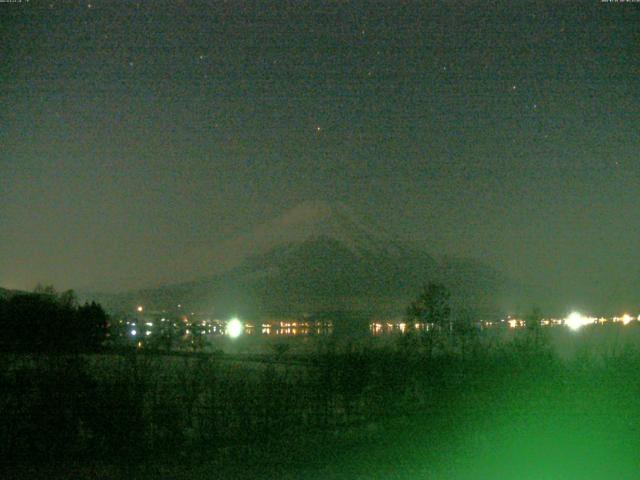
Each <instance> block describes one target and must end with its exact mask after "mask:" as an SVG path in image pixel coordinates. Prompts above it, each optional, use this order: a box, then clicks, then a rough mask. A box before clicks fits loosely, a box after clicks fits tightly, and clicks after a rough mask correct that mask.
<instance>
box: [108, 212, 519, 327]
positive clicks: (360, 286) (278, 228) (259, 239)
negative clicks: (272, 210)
mask: <svg viewBox="0 0 640 480" xmlns="http://www.w3.org/2000/svg"><path fill="white" fill-rule="evenodd" d="M227 248H229V249H233V250H234V251H236V252H238V251H241V252H242V253H243V254H242V260H241V261H240V262H239V263H238V264H237V265H236V266H234V267H231V268H228V269H227V270H225V271H223V272H222V273H219V274H216V275H212V276H209V277H204V278H201V279H199V280H196V281H191V282H187V283H181V284H177V285H167V286H164V287H160V288H157V289H149V290H141V291H137V292H129V293H127V294H123V295H116V296H110V298H100V300H101V301H103V303H106V305H107V307H109V308H111V309H119V308H124V307H125V305H126V307H127V309H128V308H130V306H131V305H133V304H135V303H144V304H145V305H148V306H151V307H153V308H157V309H160V308H162V309H170V308H171V307H175V306H176V305H177V304H181V305H185V306H188V307H187V308H189V309H190V310H192V311H196V310H197V311H206V312H213V313H214V315H215V316H220V317H223V316H226V315H230V314H239V315H243V316H244V317H246V318H256V319H257V318H292V317H293V318H295V317H300V316H302V315H314V314H319V313H322V312H332V311H347V312H359V313H366V314H367V315H370V316H375V317H387V318H390V317H399V316H401V315H402V314H403V312H404V310H405V308H406V306H407V305H408V303H409V302H410V301H411V299H412V298H415V296H416V294H417V293H418V291H419V290H420V288H421V287H422V286H423V285H424V284H425V283H427V282H428V281H439V282H443V283H445V284H446V285H448V286H449V288H450V290H451V292H452V302H453V304H454V308H455V307H456V306H459V307H461V308H462V307H463V306H464V308H466V309H473V310H474V311H475V312H477V313H478V314H479V315H493V314H495V312H496V309H497V308H498V305H499V304H500V298H501V297H502V296H503V294H504V292H505V289H506V287H507V286H508V283H509V282H508V280H507V279H506V277H504V276H503V275H502V274H500V273H499V272H497V271H495V270H494V269H492V268H490V267H488V266H486V265H483V264H481V263H479V262H476V261H473V260H469V259H451V258H436V257H434V256H432V255H430V254H429V253H427V251H426V250H423V249H421V248H420V247H418V246H416V245H412V244H410V243H409V242H407V241H404V240H402V239H399V238H397V237H394V236H392V235H390V234H389V233H388V232H386V231H385V229H384V228H383V227H381V226H379V225H375V224H374V223H372V222H367V221H364V220H363V219H362V218H361V217H360V216H359V215H357V214H356V213H355V212H353V211H352V210H351V209H350V208H349V207H348V206H346V205H344V204H341V203H327V202H306V203H303V204H300V205H298V206H296V207H294V208H292V209H291V210H288V211H286V212H285V213H284V214H282V215H281V216H279V217H278V218H276V219H274V220H272V221H269V222H265V223H263V224H261V225H259V226H257V227H256V228H254V229H253V230H251V231H249V232H247V233H245V234H243V235H241V236H239V237H236V238H235V239H233V240H231V241H230V242H229V244H228V245H227Z"/></svg>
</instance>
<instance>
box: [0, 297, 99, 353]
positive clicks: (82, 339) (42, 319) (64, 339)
mask: <svg viewBox="0 0 640 480" xmlns="http://www.w3.org/2000/svg"><path fill="white" fill-rule="evenodd" d="M37 290H38V291H39V292H43V293H30V294H18V295H13V296H12V297H11V298H9V299H6V300H3V306H2V308H1V312H0V315H1V317H0V319H1V320H2V321H1V322H0V349H2V350H4V351H28V352H56V351H59V352H69V351H82V350H95V349H96V348H98V347H99V346H100V344H101V343H102V342H103V341H104V339H105V337H106V332H107V323H108V317H107V314H106V313H105V311H104V310H103V309H102V307H101V306H100V305H98V304H96V303H92V304H87V305H84V306H82V307H78V306H77V303H76V300H75V295H74V294H73V292H72V291H67V292H64V293H63V294H62V295H61V296H58V295H57V294H55V290H54V289H53V288H52V287H42V288H37Z"/></svg>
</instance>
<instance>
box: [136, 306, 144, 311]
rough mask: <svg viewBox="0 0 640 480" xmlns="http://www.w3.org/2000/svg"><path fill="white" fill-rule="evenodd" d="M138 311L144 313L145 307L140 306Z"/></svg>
mask: <svg viewBox="0 0 640 480" xmlns="http://www.w3.org/2000/svg"><path fill="white" fill-rule="evenodd" d="M136 310H137V311H138V312H139V313H142V312H143V311H144V307H143V306H142V305H138V308H136Z"/></svg>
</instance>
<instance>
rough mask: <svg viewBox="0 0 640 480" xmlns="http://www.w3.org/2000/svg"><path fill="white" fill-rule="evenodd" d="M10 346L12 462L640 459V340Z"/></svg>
mask: <svg viewBox="0 0 640 480" xmlns="http://www.w3.org/2000/svg"><path fill="white" fill-rule="evenodd" d="M579 334H583V333H582V332H579ZM584 335H586V333H585V334H584ZM568 341H569V340H568ZM576 341H578V338H577V337H576ZM1 358H2V364H1V367H2V370H1V371H2V374H1V377H0V382H1V385H0V447H1V448H2V452H1V453H2V455H1V458H2V463H3V465H2V472H0V473H1V476H2V478H34V479H37V478H47V479H55V478H74V479H82V478H87V479H88V478H105V479H106V478H115V479H120V478H122V479H125V478H126V479H133V478H140V479H151V478H161V479H214V478H305V479H306V478H311V479H316V478H317V479H356V478H362V479H370V478H379V479H396V478H397V479H416V478H426V479H429V478H433V479H494V478H495V479H578V478H580V479H618V478H619V479H630V478H637V475H638V472H640V354H639V353H638V351H637V350H636V349H634V348H633V347H631V346H627V347H625V348H620V349H608V350H606V351H600V352H597V353H592V352H590V351H589V350H585V349H583V350H578V351H577V353H576V354H575V355H573V356H572V357H571V358H562V359H560V357H559V356H558V355H557V354H556V353H555V352H554V351H553V350H552V349H551V348H550V347H549V342H548V341H546V340H545V339H540V338H538V337H536V338H533V337H531V336H528V335H526V334H523V335H522V336H521V337H520V338H516V339H515V340H512V341H511V342H502V343H499V344H487V342H484V343H483V342H470V343H469V344H468V345H466V346H465V349H464V354H462V351H461V350H458V351H456V352H449V353H442V352H441V353H439V354H436V355H434V356H432V355H429V354H428V353H427V352H426V351H425V350H424V348H422V347H421V346H420V344H419V342H416V343H411V342H407V341H406V340H399V341H397V342H392V343H390V344H388V345H386V346H385V347H379V348H376V349H371V348H364V347H362V346H360V347H358V346H351V347H348V348H347V347H343V348H338V349H334V348H332V347H331V345H324V347H323V348H318V350H317V351H316V352H315V353H313V354H309V356H308V358H307V359H306V360H307V361H306V362H301V361H298V360H299V359H298V360H297V361H295V362H288V361H287V360H286V358H283V359H279V360H278V361H268V362H264V363H260V362H241V361H237V360H235V361H231V360H229V359H228V358H225V357H224V356H223V357H206V356H203V357H199V358H195V357H194V358H181V357H171V356H154V355H142V354H135V353H131V354H128V355H93V356H89V355H83V356H45V355H39V356H28V355H19V356H17V355H4V356H2V357H1ZM270 360H274V359H270Z"/></svg>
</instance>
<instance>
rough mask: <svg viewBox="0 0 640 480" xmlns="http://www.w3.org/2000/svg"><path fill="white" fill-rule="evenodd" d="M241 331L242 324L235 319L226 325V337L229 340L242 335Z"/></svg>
mask: <svg viewBox="0 0 640 480" xmlns="http://www.w3.org/2000/svg"><path fill="white" fill-rule="evenodd" d="M242 330H244V328H243V325H242V322H241V321H240V320H238V319H237V318H232V319H231V320H229V322H228V323H227V335H229V336H230V337H231V338H237V337H239V336H240V335H242Z"/></svg>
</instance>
